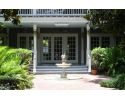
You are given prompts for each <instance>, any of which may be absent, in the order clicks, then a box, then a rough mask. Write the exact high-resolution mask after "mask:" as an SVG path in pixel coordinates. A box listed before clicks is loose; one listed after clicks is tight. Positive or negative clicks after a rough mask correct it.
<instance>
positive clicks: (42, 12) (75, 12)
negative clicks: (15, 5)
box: [19, 9, 87, 16]
mask: <svg viewBox="0 0 125 100" xmlns="http://www.w3.org/2000/svg"><path fill="white" fill-rule="evenodd" d="M86 13H87V10H86V9H20V10H19V15H20V16H84V15H86Z"/></svg>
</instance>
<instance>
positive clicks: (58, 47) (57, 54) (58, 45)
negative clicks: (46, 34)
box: [54, 37, 62, 60]
mask: <svg viewBox="0 0 125 100" xmlns="http://www.w3.org/2000/svg"><path fill="white" fill-rule="evenodd" d="M61 55H62V37H54V60H61Z"/></svg>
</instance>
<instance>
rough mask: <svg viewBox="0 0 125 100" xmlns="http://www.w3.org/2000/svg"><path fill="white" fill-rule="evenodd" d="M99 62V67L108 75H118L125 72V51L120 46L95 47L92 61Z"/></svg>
mask: <svg viewBox="0 0 125 100" xmlns="http://www.w3.org/2000/svg"><path fill="white" fill-rule="evenodd" d="M95 62H98V69H101V70H103V71H102V72H105V71H106V74H107V75H110V76H113V77H114V76H116V75H118V74H122V73H125V66H124V65H125V52H124V51H123V50H122V49H120V48H118V47H112V48H100V47H99V48H95V49H93V50H92V63H95Z"/></svg>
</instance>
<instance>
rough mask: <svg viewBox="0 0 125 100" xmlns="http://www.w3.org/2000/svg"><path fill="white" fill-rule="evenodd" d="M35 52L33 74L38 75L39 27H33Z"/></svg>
mask: <svg viewBox="0 0 125 100" xmlns="http://www.w3.org/2000/svg"><path fill="white" fill-rule="evenodd" d="M33 37H34V51H33V73H34V74H35V73H36V67H37V25H35V24H34V25H33Z"/></svg>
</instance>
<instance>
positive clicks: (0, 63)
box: [0, 46, 33, 89]
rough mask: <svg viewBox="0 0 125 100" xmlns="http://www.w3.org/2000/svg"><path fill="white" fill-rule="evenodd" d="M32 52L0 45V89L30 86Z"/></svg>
mask: <svg viewBox="0 0 125 100" xmlns="http://www.w3.org/2000/svg"><path fill="white" fill-rule="evenodd" d="M31 57H32V52H31V51H30V50H26V49H12V48H9V47H7V46H0V89H27V88H31V87H32V85H33V83H32V79H33V76H32V75H31V74H30V73H29V64H30V62H31Z"/></svg>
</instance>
